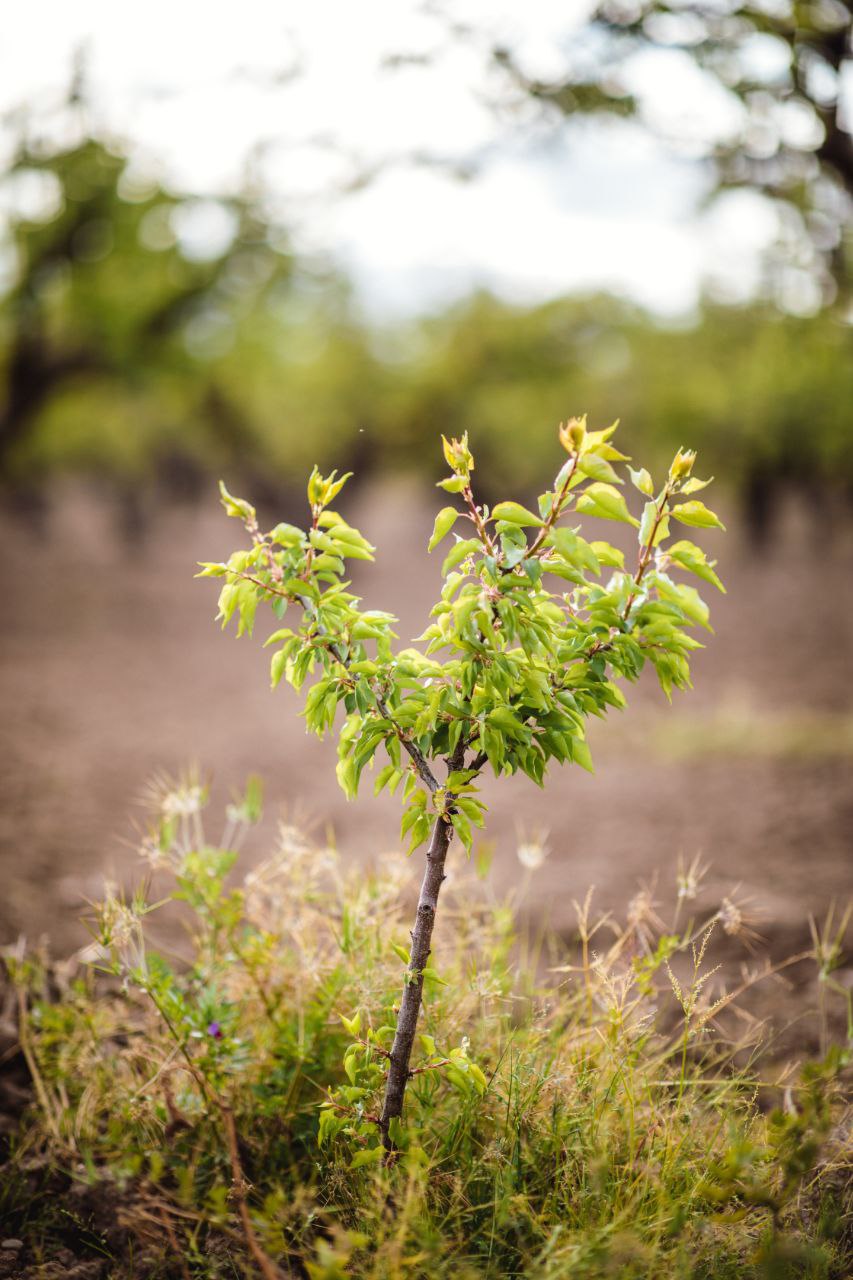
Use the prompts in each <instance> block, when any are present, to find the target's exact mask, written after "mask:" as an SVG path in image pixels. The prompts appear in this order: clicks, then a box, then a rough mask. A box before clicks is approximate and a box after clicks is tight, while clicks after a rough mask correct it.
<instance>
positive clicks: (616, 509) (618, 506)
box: [576, 484, 640, 528]
mask: <svg viewBox="0 0 853 1280" xmlns="http://www.w3.org/2000/svg"><path fill="white" fill-rule="evenodd" d="M576 509H577V510H578V511H579V512H580V513H581V514H582V515H587V516H598V518H599V519H600V520H621V521H622V523H623V524H632V525H634V527H635V528H637V527H638V526H639V524H640V522H639V520H636V519H635V518H634V516H632V515H631V513H630V511H629V510H628V505H627V503H626V502H625V499H624V498H623V497H622V494H621V493H620V492H619V490H618V489H614V488H613V486H612V485H610V484H591V485H590V486H589V488H588V489H585V490H584V492H583V493H582V494H581V496H580V497H579V498H578V500H577V508H576Z"/></svg>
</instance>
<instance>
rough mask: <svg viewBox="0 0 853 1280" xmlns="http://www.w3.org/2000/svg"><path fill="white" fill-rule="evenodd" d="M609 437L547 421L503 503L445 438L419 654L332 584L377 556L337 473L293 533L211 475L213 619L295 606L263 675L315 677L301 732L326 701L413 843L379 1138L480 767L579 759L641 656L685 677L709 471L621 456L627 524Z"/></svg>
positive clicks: (617, 459) (399, 1087) (538, 769)
mask: <svg viewBox="0 0 853 1280" xmlns="http://www.w3.org/2000/svg"><path fill="white" fill-rule="evenodd" d="M615 430H616V426H615V424H614V426H612V427H609V428H607V429H605V430H601V431H590V430H588V429H587V425H586V420H585V419H577V418H574V419H572V420H571V421H570V422H568V423H567V424H565V425H562V426H561V427H560V429H559V438H560V442H561V444H562V446H563V448H564V450H565V452H566V455H567V456H566V460H565V461H564V463H563V465H562V467H561V468H560V470H559V472H558V473H557V476H556V478H555V480H554V483H553V485H552V487H551V488H549V489H548V490H547V491H546V492H545V493H543V494H542V495H541V497H540V498H539V503H538V512H534V511H530V510H528V509H527V508H526V507H524V506H521V505H520V504H519V503H518V502H514V501H507V502H499V503H498V504H497V505H496V506H494V507H493V508H492V509H491V510H490V509H489V508H488V507H487V506H483V505H479V504H478V503H477V501H476V499H475V496H474V492H473V489H472V480H471V477H472V472H473V471H474V459H473V456H472V454H471V451H470V449H469V447H468V439H467V435H464V436H463V437H462V439H461V440H456V439H453V440H451V441H449V442H448V441H447V440H444V455H445V458H446V460H447V464H448V467H449V469H450V474H449V476H448V477H447V478H446V479H444V480H442V481H440V487H441V488H442V489H444V490H445V491H446V492H447V493H449V494H451V495H452V496H453V498H454V499H455V500H456V504H457V505H452V506H446V507H444V508H442V510H441V511H439V513H438V515H437V516H436V519H435V527H434V530H433V534H432V537H431V539H430V542H429V550H430V551H432V550H433V549H434V548H435V547H436V546H438V544H439V543H440V542H441V541H442V540H443V539H444V538H446V537H447V536H448V535H449V534H450V533H451V531H452V530H454V528H455V527H459V525H460V522H461V525H462V527H463V528H464V529H465V536H462V537H460V536H459V535H458V534H457V535H456V538H455V541H454V543H453V545H452V547H451V548H450V551H449V552H448V554H447V556H446V558H445V560H444V564H443V568H442V573H443V576H444V579H445V583H444V588H443V590H442V592H441V598H440V600H439V601H438V603H437V604H436V605H435V606H434V608H433V609H432V613H431V618H432V621H431V623H430V625H429V626H428V627H427V629H426V631H424V633H423V635H422V636H420V637H419V640H418V641H417V642H416V643H418V644H419V645H420V646H421V647H419V648H402V649H395V647H394V643H393V642H394V641H395V640H396V638H397V637H396V635H395V633H394V631H393V630H392V624H393V622H394V618H393V617H392V615H391V614H389V613H385V612H381V611H378V610H366V609H363V608H362V607H361V602H360V600H359V599H358V597H356V596H355V595H353V594H352V593H351V592H350V591H349V590H348V585H349V584H348V583H347V582H346V581H344V573H345V570H346V562H347V561H348V560H354V559H355V560H371V559H373V551H374V548H373V547H372V546H371V545H370V544H369V543H368V542H367V541H366V539H365V538H364V537H363V536H362V535H361V533H359V532H358V531H357V530H356V529H353V528H352V527H351V526H350V525H348V524H347V523H346V522H345V520H344V519H343V518H342V517H341V516H340V515H339V514H338V513H337V512H336V511H334V510H332V508H331V504H332V503H333V502H334V500H335V498H336V497H337V496H338V494H339V493H340V491H341V489H342V488H343V486H344V484H345V482H346V480H347V479H348V477H347V476H341V477H340V478H338V477H337V476H336V473H332V475H330V476H327V477H323V476H321V475H320V474H319V472H318V471H317V469H316V468H315V469H314V471H313V473H312V475H311V477H310V480H309V482H308V501H309V504H310V508H311V525H310V528H308V529H307V530H303V529H300V528H297V527H296V526H295V525H292V524H278V525H276V526H275V528H273V529H271V530H270V531H269V532H267V533H264V532H262V531H261V529H260V528H259V525H258V521H257V516H256V513H255V509H254V508H253V507H252V506H251V505H250V504H249V503H248V502H245V501H243V500H242V499H239V498H234V497H232V496H231V495H230V494H229V493H228V491H227V490H226V489H225V487H224V486H221V491H222V501H223V504H224V506H225V510H226V511H227V513H228V515H230V516H234V517H236V518H237V519H239V520H241V521H242V522H243V524H244V525H245V527H246V530H247V532H248V534H249V536H250V539H251V546H250V547H249V548H248V549H247V550H242V551H236V552H234V554H233V555H231V557H230V558H229V559H228V561H227V562H225V563H209V564H204V565H203V566H202V573H201V575H200V576H204V577H222V578H224V579H225V583H224V586H223V588H222V592H221V594H220V597H219V616H220V617H221V619H222V625H223V626H225V625H227V623H228V622H229V621H230V620H231V618H232V617H235V616H236V617H237V618H238V620H239V621H238V632H237V634H238V635H241V634H243V633H249V634H251V632H252V629H253V626H254V622H255V614H256V611H257V608H258V605H259V604H261V603H265V604H268V605H269V606H270V607H271V609H272V612H273V614H274V615H275V617H276V619H277V620H279V621H281V620H283V619H284V618H285V616H286V615H287V614H288V612H289V611H290V610H292V611H294V612H295V613H296V615H297V618H296V621H295V622H294V623H293V624H292V625H291V626H284V627H281V628H279V629H277V630H275V631H274V632H273V633H272V635H270V636H269V638H268V639H267V641H266V644H267V645H271V646H275V652H274V654H273V658H272V664H271V678H272V685H273V687H275V686H276V685H278V684H279V682H280V681H281V679H282V677H284V678H285V679H286V680H287V681H288V682H289V683H290V684H291V685H293V687H294V688H295V689H297V690H298V689H302V688H303V686H304V685H305V683H306V681H308V680H309V678H312V677H313V683H312V684H311V688H310V690H309V692H308V694H307V697H306V700H305V711H304V715H305V719H306V723H307V726H308V728H309V730H311V731H312V732H314V733H316V734H318V735H320V736H322V735H323V734H324V733H325V732H326V731H327V730H331V729H333V727H335V721H336V717H337V716H338V712H339V710H340V709H341V707H342V708H343V712H344V716H343V721H342V723H341V724H340V727H339V728H338V766H337V774H338V781H339V782H340V785H341V786H342V788H343V789H344V791H345V793H346V795H347V796H348V797H350V798H352V797H354V796H355V795H356V792H357V790H358V786H359V781H360V779H361V776H362V774H363V772H364V769H365V768H366V767H367V766H368V765H371V766H372V765H373V762H374V761H375V760H377V759H381V760H382V761H383V763H382V765H381V767H380V768H379V770H378V773H377V776H376V782H375V789H376V791H377V793H378V792H379V791H380V790H382V789H383V788H385V787H388V788H390V789H391V790H392V791H395V790H396V789H397V788H401V794H402V799H403V805H404V811H403V819H402V834H403V836H404V837H408V839H409V851H410V852H411V851H412V850H414V849H416V848H417V847H418V846H419V845H421V844H423V843H425V842H427V841H428V844H427V851H426V868H425V871H424V877H423V883H422V885H421V892H420V898H419V901H418V908H417V915H416V918H415V923H414V928H413V930H412V945H411V951H410V953H409V954H408V957H407V972H406V978H405V983H404V987H403V993H402V999H401V1001H400V1005H399V1012H398V1016H397V1024H396V1029H395V1033H394V1037H393V1043H392V1045H391V1048H390V1051H383V1053H384V1060H385V1062H386V1063H387V1074H386V1076H385V1092H384V1103H383V1107H382V1113H381V1116H380V1117H379V1128H380V1131H381V1135H382V1143H383V1146H384V1147H385V1149H386V1150H390V1149H391V1148H392V1147H393V1145H394V1140H395V1139H394V1134H395V1129H396V1124H395V1122H397V1124H398V1123H399V1118H400V1117H401V1115H402V1109H403V1098H404V1094H405V1089H406V1084H407V1082H408V1080H409V1078H410V1062H411V1056H412V1047H413V1043H414V1039H415V1033H416V1027H417V1021H418V1013H419V1010H420V1006H421V997H422V993H423V986H424V978H425V974H426V973H428V972H429V956H430V950H431V941H432V933H433V926H434V923H435V916H436V910H437V907H438V898H439V893H440V890H441V885H442V882H443V880H444V879H445V870H444V868H445V859H446V857H447V851H448V848H449V845H450V842H451V840H452V838H453V835H454V833H455V834H456V835H458V837H459V839H460V841H461V843H462V844H463V845H464V847H465V848H466V849H467V850H468V851H469V852H470V849H471V844H472V828H474V827H479V826H481V825H482V823H483V809H484V806H483V803H482V801H481V800H480V798H479V795H478V791H477V779H478V777H479V775H480V774H481V773H482V771H483V770H484V769H485V768H486V767H489V768H491V769H492V770H493V772H494V773H495V774H496V775H498V776H500V775H503V774H511V773H516V772H518V771H519V770H521V771H522V772H523V773H526V774H527V775H528V777H530V778H532V779H533V780H534V781H535V782H536V783H537V784H538V785H540V786H541V785H542V784H543V782H544V779H545V774H546V771H547V769H548V766H549V765H550V764H551V762H552V761H556V762H558V763H561V764H562V763H566V762H571V763H574V764H578V765H580V766H581V767H582V768H585V769H591V768H592V761H591V757H590V752H589V747H588V746H587V743H586V740H585V732H584V724H585V721H586V719H587V717H588V716H590V715H598V716H600V715H603V714H604V713H605V712H606V711H607V710H608V709H609V708H610V707H621V706H623V705H624V697H623V694H622V693H621V691H620V689H619V688H618V685H617V683H616V682H617V681H618V680H619V679H625V680H635V679H636V678H637V677H638V676H639V674H640V672H641V670H642V668H643V667H644V665H645V663H646V662H651V663H652V665H653V666H654V668H655V670H656V672H657V675H658V678H659V680H660V683H661V685H662V686H663V689H664V691H665V693H666V694H667V696H670V694H671V692H672V689H673V688H683V687H685V686H687V685H689V683H690V673H689V665H688V660H689V655H690V653H691V651H692V650H694V649H696V648H699V647H701V645H700V643H699V641H698V640H696V639H695V638H694V637H693V636H692V635H691V634H690V630H691V628H693V627H695V626H699V627H706V628H707V627H708V608H707V605H706V604H705V603H704V602H703V600H702V599H701V597H700V595H699V593H698V591H697V590H696V588H695V587H693V586H691V585H688V584H687V583H685V582H679V581H676V579H675V578H674V577H673V573H674V572H675V571H686V572H687V573H688V574H692V575H693V576H695V577H697V578H699V579H701V580H703V581H704V582H707V583H711V584H712V585H714V586H716V587H718V588H719V589H720V590H722V589H723V587H722V583H721V582H720V579H719V578H718V577H717V574H716V573H715V571H714V562H713V561H709V560H707V559H706V557H705V554H704V553H703V552H702V551H701V550H700V548H699V547H697V546H696V545H695V544H694V543H692V542H689V541H686V540H679V541H676V542H670V541H669V539H670V526H671V523H672V522H673V521H676V522H679V523H681V524H684V525H690V526H696V527H699V528H722V527H723V526H722V525H721V523H720V521H719V520H718V518H717V517H716V516H715V515H714V514H713V512H711V511H709V510H708V509H707V507H705V506H704V504H703V503H702V502H701V501H699V500H698V499H696V498H694V497H693V496H692V495H693V494H695V493H696V492H698V491H699V490H700V489H702V488H704V486H705V485H706V484H707V483H708V482H707V481H702V480H698V479H696V478H695V477H694V476H693V475H692V470H693V462H694V458H695V454H693V453H692V452H684V451H682V450H679V452H678V453H677V454H676V457H675V459H674V461H673V463H672V466H671V467H670V469H669V473H668V475H667V477H666V479H665V481H664V483H663V484H662V485H661V486H659V487H656V486H655V484H654V483H653V481H652V478H651V476H650V475H649V473H648V471H646V470H643V469H641V470H636V471H635V470H633V469H631V468H628V471H629V474H630V479H631V482H632V484H633V485H634V487H635V488H636V489H637V490H638V491H639V493H640V494H641V495H642V497H643V498H644V500H645V505H644V506H643V510H642V513H641V515H640V517H639V518H637V517H635V516H634V515H632V514H631V512H630V510H629V508H628V505H627V503H626V501H625V498H624V496H623V495H622V493H621V492H620V490H619V488H618V487H617V486H619V485H621V484H622V483H623V481H622V479H621V477H620V476H619V474H618V472H617V470H616V467H617V466H618V465H619V464H622V463H625V462H627V461H628V459H627V458H626V457H625V455H624V454H622V453H620V452H619V450H618V449H616V447H615V446H614V445H613V444H612V443H611V440H612V437H613V434H614V432H615ZM579 516H590V517H594V518H596V519H599V520H602V521H605V522H607V521H615V522H618V523H624V524H629V525H632V526H634V527H635V528H636V530H637V539H638V543H639V553H638V558H637V562H636V565H635V566H632V567H631V568H626V567H625V564H624V557H623V554H622V552H620V551H619V550H618V549H617V548H616V547H614V546H612V545H611V544H610V543H609V542H606V541H587V539H586V538H584V537H583V536H582V535H581V533H580V531H579V525H578V517H579ZM355 1034H357V1029H356V1032H355Z"/></svg>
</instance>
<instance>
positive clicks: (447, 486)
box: [436, 476, 468, 493]
mask: <svg viewBox="0 0 853 1280" xmlns="http://www.w3.org/2000/svg"><path fill="white" fill-rule="evenodd" d="M467 483H468V481H467V480H466V479H465V477H464V476H449V477H448V478H447V479H446V480H439V482H438V484H437V485H436V488H437V489H443V490H444V491H445V493H461V492H462V490H463V489H464V488H465V486H466V484H467Z"/></svg>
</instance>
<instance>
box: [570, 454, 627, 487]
mask: <svg viewBox="0 0 853 1280" xmlns="http://www.w3.org/2000/svg"><path fill="white" fill-rule="evenodd" d="M578 471H580V472H581V474H582V475H585V476H589V477H590V479H591V480H601V481H602V482H603V483H604V484H608V483H609V484H621V483H622V481H621V480H620V479H619V477H618V476H617V474H616V472H615V471H614V470H613V468H612V467H611V465H610V463H609V462H608V461H607V459H606V458H602V457H600V456H599V455H598V454H597V453H583V454H581V456H580V458H579V459H578Z"/></svg>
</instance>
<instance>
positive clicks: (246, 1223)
mask: <svg viewBox="0 0 853 1280" xmlns="http://www.w3.org/2000/svg"><path fill="white" fill-rule="evenodd" d="M220 1111H221V1113H222V1123H223V1125H224V1126H225V1136H226V1138H227V1140H228V1154H229V1157H230V1160H231V1185H232V1190H233V1192H234V1199H235V1200H236V1201H237V1210H238V1212H239V1214H240V1221H241V1222H242V1224H243V1232H244V1234H245V1237H246V1244H247V1245H248V1248H249V1252H250V1253H251V1255H252V1257H253V1258H254V1259H255V1262H257V1264H258V1266H259V1268H260V1270H261V1274H262V1275H263V1276H264V1280H282V1272H281V1271H280V1270H279V1268H278V1267H277V1266H276V1265H275V1263H274V1262H273V1260H272V1258H271V1257H270V1256H269V1254H268V1253H267V1252H266V1251H265V1250H264V1248H263V1246H262V1245H261V1243H260V1241H259V1240H258V1237H257V1236H256V1234H255V1228H254V1227H253V1226H252V1218H251V1215H250V1214H249V1206H248V1205H247V1203H246V1180H245V1178H244V1177H243V1167H242V1165H241V1164H240V1149H239V1147H238V1145H237V1129H236V1126H235V1124H234V1113H233V1112H232V1110H231V1108H230V1107H228V1106H226V1104H225V1103H220Z"/></svg>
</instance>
